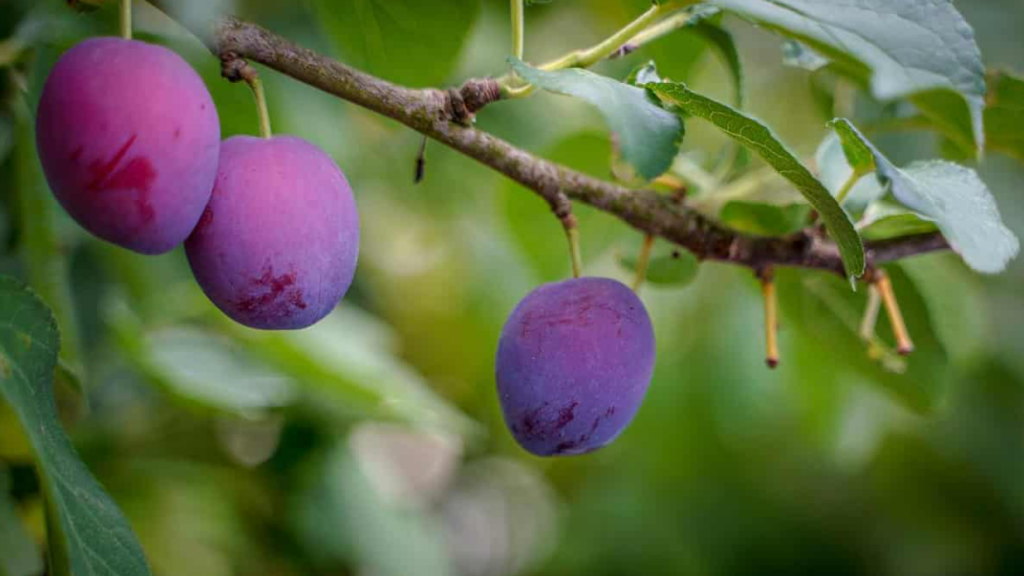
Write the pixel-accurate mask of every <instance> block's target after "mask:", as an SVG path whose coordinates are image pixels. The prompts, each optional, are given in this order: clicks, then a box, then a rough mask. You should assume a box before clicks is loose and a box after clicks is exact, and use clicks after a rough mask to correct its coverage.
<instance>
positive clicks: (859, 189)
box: [814, 132, 888, 215]
mask: <svg viewBox="0 0 1024 576" xmlns="http://www.w3.org/2000/svg"><path fill="white" fill-rule="evenodd" d="M814 160H815V164H817V166H818V174H819V179H820V180H821V183H822V184H824V185H825V187H826V188H828V189H829V190H830V191H832V195H833V196H835V195H836V194H838V193H839V190H840V189H841V188H842V187H843V185H844V184H845V183H846V181H847V180H848V179H849V178H850V177H851V176H852V175H853V168H852V167H850V163H849V161H848V160H847V159H846V151H845V150H844V149H843V143H842V142H840V141H839V137H838V136H836V134H835V132H832V133H830V134H829V135H828V136H826V137H825V139H824V140H822V142H821V144H820V145H819V146H818V149H817V151H816V152H815V154H814ZM873 163H874V160H873V159H872V164H873ZM870 173H871V171H870V170H868V171H867V172H865V174H870ZM887 192H888V191H887V190H886V189H885V187H883V186H882V185H881V184H879V182H878V180H877V179H875V178H860V179H859V180H857V183H856V184H854V185H853V188H852V189H851V190H850V192H849V194H848V195H847V196H846V200H845V201H844V202H843V207H844V208H845V209H846V210H847V211H849V212H850V213H851V214H854V215H856V214H859V213H861V212H863V211H864V209H865V208H867V207H868V205H870V204H871V203H872V202H875V201H876V200H878V199H879V198H881V197H882V196H885V194H886V193H887Z"/></svg>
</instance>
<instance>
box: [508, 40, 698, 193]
mask: <svg viewBox="0 0 1024 576" xmlns="http://www.w3.org/2000/svg"><path fill="white" fill-rule="evenodd" d="M509 62H510V64H511V65H512V69H513V70H515V71H516V73H517V74H519V76H521V77H522V78H523V79H524V80H526V81H527V82H530V83H531V84H534V85H536V86H538V87H540V88H543V89H544V90H547V91H549V92H557V93H559V94H566V95H570V96H575V97H577V98H581V99H583V100H586V101H587V102H589V103H591V104H593V105H594V106H596V107H597V108H598V109H599V110H600V111H601V113H602V114H603V115H604V117H605V119H606V120H607V121H608V125H609V127H610V128H611V131H612V132H613V133H614V134H615V135H616V136H617V138H618V146H619V151H620V152H621V154H622V158H623V159H624V160H625V161H626V162H628V163H629V165H630V166H632V167H633V169H634V170H636V173H637V174H638V175H639V176H641V177H642V178H645V179H647V180H652V179H654V178H656V177H658V176H659V175H661V174H662V173H663V172H665V171H666V170H668V168H669V167H670V166H671V165H672V159H673V158H674V157H675V155H676V152H678V151H679V143H680V141H681V140H682V137H683V123H682V121H680V120H679V118H678V117H676V115H675V114H672V113H671V112H668V111H667V110H664V109H662V108H661V107H660V106H658V105H657V104H656V103H655V102H653V101H651V99H650V98H649V97H648V95H647V93H646V92H645V91H644V90H643V89H642V88H637V87H636V86H630V85H629V84H626V83H623V82H618V81H616V80H612V79H611V78H607V77H605V76H599V75H597V74H594V73H593V72H589V71H587V70H581V69H579V68H572V69H569V70H556V71H553V72H548V71H544V70H539V69H537V68H532V67H530V66H527V65H526V64H524V63H523V62H522V61H520V60H518V59H515V58H509Z"/></svg>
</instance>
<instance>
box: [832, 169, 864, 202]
mask: <svg viewBox="0 0 1024 576" xmlns="http://www.w3.org/2000/svg"><path fill="white" fill-rule="evenodd" d="M863 175H864V172H862V171H860V170H854V171H853V172H852V173H851V174H850V177H849V178H847V179H846V182H843V187H842V188H840V189H839V192H837V193H836V202H838V203H839V204H842V203H843V200H846V197H847V196H849V195H850V190H853V186H854V184H856V183H857V181H858V180H860V178H861V176H863Z"/></svg>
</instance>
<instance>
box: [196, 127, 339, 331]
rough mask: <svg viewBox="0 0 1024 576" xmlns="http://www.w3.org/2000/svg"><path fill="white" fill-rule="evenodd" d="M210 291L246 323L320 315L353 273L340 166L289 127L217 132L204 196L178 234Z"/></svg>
mask: <svg viewBox="0 0 1024 576" xmlns="http://www.w3.org/2000/svg"><path fill="white" fill-rule="evenodd" d="M185 253H186V255H187V256H188V261H189V264H190V265H191V267H192V273H193V274H194V275H195V278H196V280H197V281H198V282H199V285H200V286H201V287H202V289H203V291H204V292H205V293H206V295H207V296H208V297H209V298H210V300H211V301H212V302H213V303H214V304H215V305H216V306H217V307H218V308H220V309H221V311H223V312H224V313H225V314H227V315H228V316H230V317H231V318H233V319H234V320H236V321H237V322H239V323H241V324H244V325H246V326H250V327H252V328H262V329H271V330H281V329H298V328H305V327H306V326H309V325H311V324H313V323H315V322H317V321H318V320H320V319H321V318H323V317H324V316H326V315H327V314H328V313H329V312H330V311H331V310H332V309H334V307H335V305H337V303H338V301H340V300H341V298H342V296H344V295H345V292H347V291H348V288H349V285H351V283H352V277H353V275H354V274H355V269H356V261H357V259H358V255H359V215H358V213H357V211H356V203H355V199H354V198H353V196H352V189H351V188H350V187H349V184H348V181H347V180H346V179H345V175H344V174H343V173H342V172H341V169H339V168H338V166H337V165H336V164H335V163H334V161H333V160H331V158H330V157H329V156H328V155H327V154H325V153H324V152H323V151H321V150H320V149H319V148H317V147H316V146H314V145H312V144H310V143H308V142H306V141H305V140H302V139H300V138H295V137H292V136H275V137H273V138H270V139H265V138H254V137H251V136H235V137H233V138H229V139H227V140H225V141H224V143H223V144H222V146H221V153H220V169H219V170H218V171H217V179H216V183H215V184H214V187H213V195H212V196H211V197H210V204H209V206H208V207H207V209H206V211H205V212H204V213H203V216H202V218H201V219H200V221H199V225H198V226H196V229H195V231H194V232H193V233H192V235H191V236H190V237H189V238H188V240H186V241H185Z"/></svg>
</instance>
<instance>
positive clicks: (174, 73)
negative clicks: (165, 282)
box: [36, 38, 220, 254]
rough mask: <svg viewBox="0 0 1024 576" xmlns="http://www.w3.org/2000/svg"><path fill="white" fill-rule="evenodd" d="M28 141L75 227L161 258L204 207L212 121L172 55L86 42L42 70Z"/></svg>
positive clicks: (205, 98) (210, 109)
mask: <svg viewBox="0 0 1024 576" xmlns="http://www.w3.org/2000/svg"><path fill="white" fill-rule="evenodd" d="M36 143H37V147H38V152H39V159H40V161H41V163H42V166H43V172H44V173H45V174H46V180H47V182H49V184H50V188H51V189H52V190H53V194H54V195H55V196H56V197H57V200H58V201H59V202H60V204H61V205H62V206H63V207H64V209H65V210H67V212H68V213H69V214H70V215H71V216H72V217H73V218H74V219H75V220H76V221H77V222H78V223H79V224H81V225H82V227H83V228H85V229H86V230H88V231H89V232H91V233H93V234H95V235H96V236H98V237H100V238H103V239H104V240H107V241H109V242H112V243H114V244H117V245H119V246H122V247H124V248H128V249H130V250H134V251H136V252H139V253H142V254H160V253H163V252H167V251H168V250H170V249H172V248H174V247H175V246H177V245H178V244H180V243H181V242H182V241H184V240H185V238H186V237H188V235H189V233H191V232H192V229H193V228H195V225H196V222H198V221H199V217H200V216H201V215H202V213H203V209H204V208H205V206H206V203H207V201H208V200H209V199H210V192H211V191H212V189H213V179H214V177H215V176H216V174H217V159H218V154H219V151H220V122H219V120H218V118H217V110H216V108H215V107H214V104H213V99H212V98H211V97H210V93H209V91H207V89H206V85H205V84H203V81H202V79H201V78H200V77H199V75H198V74H196V72H195V71H194V70H193V69H192V68H191V67H190V66H189V65H188V63H186V62H185V61H184V60H182V59H181V57H180V56H178V55H177V54H175V53H174V52H172V51H170V50H168V49H166V48H163V47H161V46H154V45H152V44H146V43H144V42H137V41H133V40H124V39H121V38H94V39H91V40H86V41H84V42H82V43H80V44H78V45H76V46H75V47H73V48H71V49H70V50H68V51H67V52H66V53H65V54H64V55H63V56H61V58H60V60H58V61H57V64H56V65H55V66H54V67H53V70H52V71H51V72H50V75H49V77H48V78H47V80H46V84H45V86H44V87H43V92H42V96H41V99H40V101H39V110H38V113H37V116H36Z"/></svg>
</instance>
